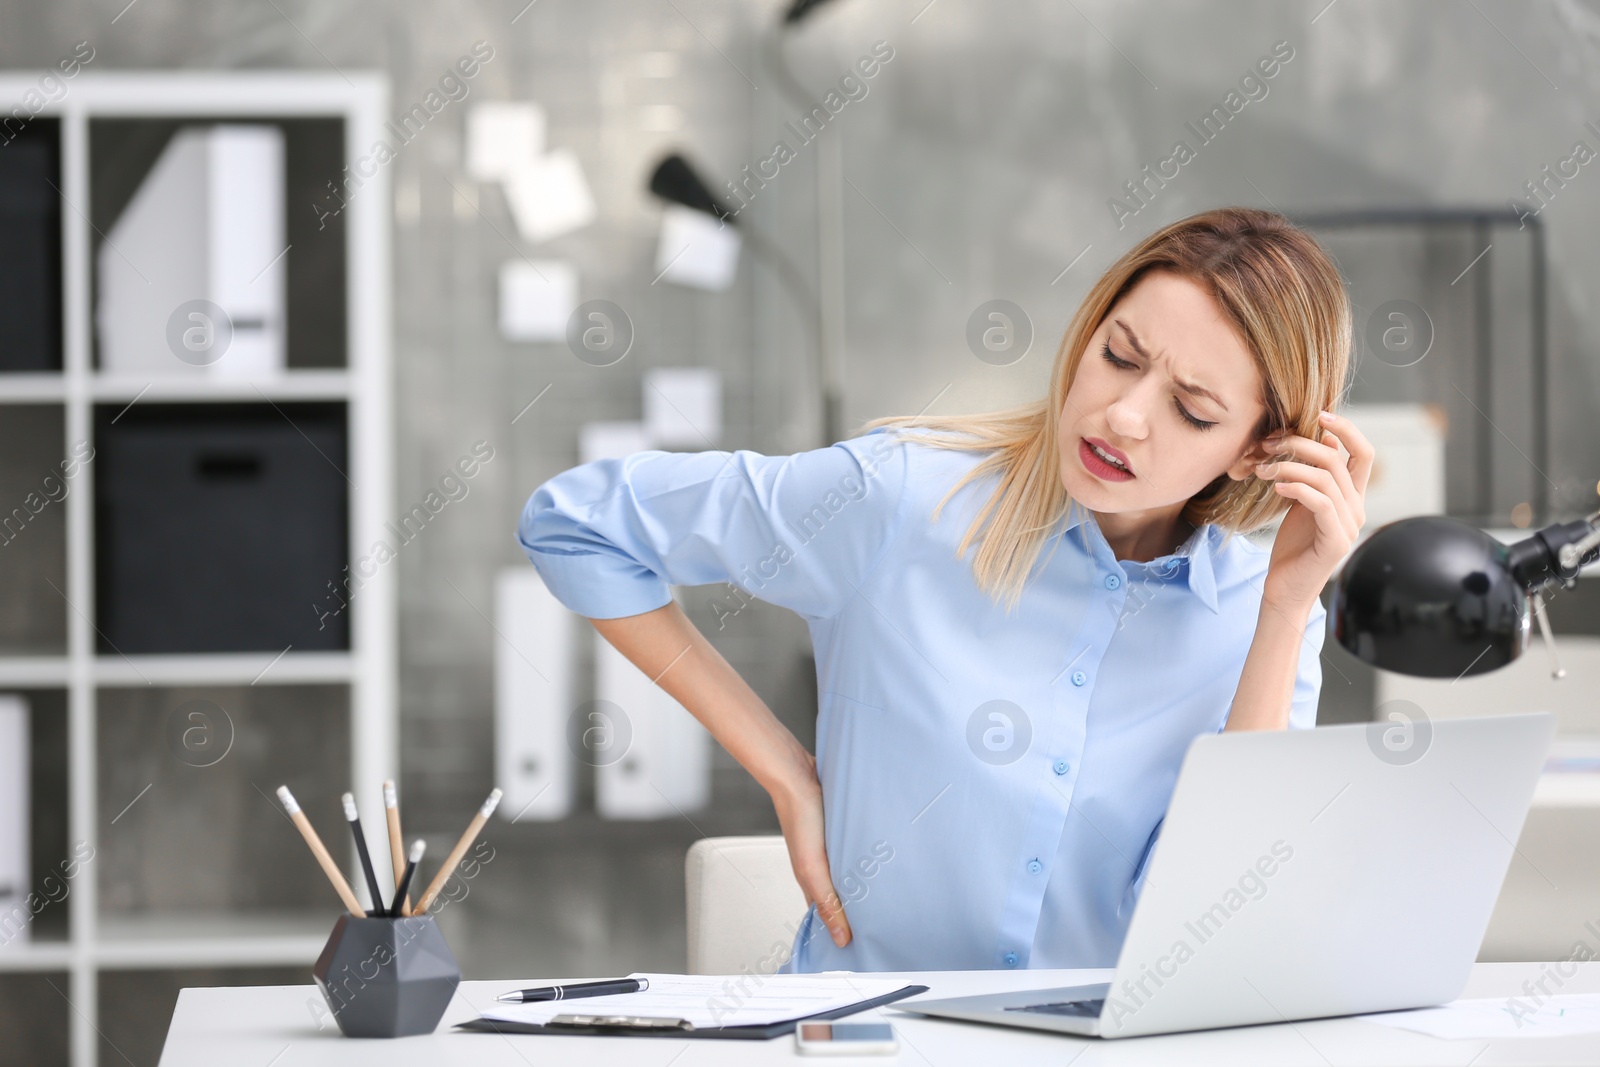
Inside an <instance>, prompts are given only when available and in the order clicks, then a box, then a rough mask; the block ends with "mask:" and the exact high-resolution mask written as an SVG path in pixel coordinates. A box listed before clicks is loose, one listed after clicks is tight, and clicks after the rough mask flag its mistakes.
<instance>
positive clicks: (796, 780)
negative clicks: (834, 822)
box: [772, 752, 850, 948]
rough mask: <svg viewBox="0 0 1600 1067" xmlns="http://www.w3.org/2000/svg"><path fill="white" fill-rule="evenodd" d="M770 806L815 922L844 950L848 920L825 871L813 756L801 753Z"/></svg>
mask: <svg viewBox="0 0 1600 1067" xmlns="http://www.w3.org/2000/svg"><path fill="white" fill-rule="evenodd" d="M772 805H773V807H775V808H776V809H777V811H778V825H779V826H781V827H782V828H783V840H784V843H785V844H787V845H788V846H789V863H790V864H791V865H792V866H793V867H794V877H795V880H796V881H797V882H799V883H800V888H801V890H802V891H804V893H805V895H806V903H807V904H808V905H809V904H815V905H816V906H817V918H819V919H821V920H822V922H823V924H824V925H825V926H827V928H828V933H829V934H831V935H832V936H833V943H834V944H835V945H837V946H839V947H840V948H843V947H844V946H846V945H848V944H849V943H850V920H849V919H847V918H846V917H845V914H844V902H843V901H841V900H840V899H839V894H838V893H837V892H836V891H835V890H834V888H833V875H832V873H831V872H830V871H829V870H828V851H827V847H826V845H825V843H824V841H823V821H822V783H821V782H820V781H818V780H817V760H816V757H815V756H813V755H811V754H810V753H809V752H807V753H804V763H803V764H802V765H801V766H799V767H797V768H796V770H795V771H794V772H793V773H792V774H790V775H788V776H787V781H786V782H785V784H784V785H783V786H782V787H780V788H775V789H773V790H772Z"/></svg>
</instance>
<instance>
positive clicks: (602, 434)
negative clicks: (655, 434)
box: [578, 421, 652, 463]
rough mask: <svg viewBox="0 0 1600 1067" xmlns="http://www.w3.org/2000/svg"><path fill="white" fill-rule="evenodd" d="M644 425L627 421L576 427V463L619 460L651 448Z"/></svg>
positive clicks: (591, 423)
mask: <svg viewBox="0 0 1600 1067" xmlns="http://www.w3.org/2000/svg"><path fill="white" fill-rule="evenodd" d="M651 447H652V446H651V444H650V435H649V434H647V433H645V429H644V423H642V422H627V421H618V422H612V421H603V422H586V423H584V424H583V425H582V426H579V427H578V462H579V463H593V462H594V461H595V460H597V459H621V458H622V457H623V456H631V455H633V454H634V453H635V452H644V451H646V450H648V449H649V448H651Z"/></svg>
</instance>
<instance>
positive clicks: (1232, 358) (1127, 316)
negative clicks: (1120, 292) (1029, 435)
mask: <svg viewBox="0 0 1600 1067" xmlns="http://www.w3.org/2000/svg"><path fill="white" fill-rule="evenodd" d="M1108 346H1109V349H1110V353H1109V357H1108V355H1107V352H1106V349H1107V347H1108ZM1113 359H1114V360H1116V361H1117V362H1112V360H1113ZM1180 383H1182V384H1180ZM1185 386H1188V387H1191V388H1185ZM1194 390H1198V391H1194ZM1260 396H1261V375H1260V373H1259V372H1258V371H1257V370H1256V366H1255V360H1254V359H1253V358H1252V357H1251V355H1250V353H1249V351H1248V350H1247V349H1246V348H1245V346H1244V343H1243V342H1242V341H1240V339H1239V337H1238V336H1237V335H1236V334H1235V333H1234V330H1233V328H1232V327H1231V326H1230V325H1229V324H1228V322H1227V321H1226V320H1225V319H1224V318H1223V316H1222V312H1221V310H1220V309H1219V308H1218V307H1217V305H1216V302H1215V301H1214V300H1213V299H1212V298H1211V296H1210V295H1209V294H1208V293H1207V292H1206V291H1205V290H1204V289H1202V288H1200V287H1199V286H1198V285H1196V284H1195V283H1194V282H1191V281H1189V280H1188V279H1187V278H1182V277H1179V276H1177V275H1175V274H1172V273H1170V272H1168V271H1152V272H1151V273H1149V274H1147V275H1145V276H1144V277H1143V278H1142V279H1140V281H1139V282H1138V284H1137V285H1135V286H1134V287H1133V288H1132V289H1131V290H1129V291H1128V293H1127V294H1126V295H1125V296H1123V298H1122V299H1121V300H1119V301H1118V302H1117V303H1116V304H1115V305H1113V306H1112V308H1111V310H1110V311H1109V312H1108V313H1107V314H1106V317H1105V320H1104V321H1103V322H1101V324H1100V327H1099V329H1097V330H1096V331H1095V333H1094V335H1093V337H1091V338H1090V340H1089V347H1088V350H1087V351H1086V352H1084V353H1083V355H1082V358H1081V359H1080V360H1079V362H1078V371H1077V375H1076V377H1074V378H1073V381H1072V385H1071V387H1070V388H1069V389H1068V391H1067V402H1066V404H1065V405H1063V406H1062V409H1061V422H1060V425H1059V427H1058V428H1057V430H1058V437H1059V447H1060V450H1061V484H1062V486H1063V487H1064V488H1065V489H1066V491H1067V493H1068V495H1070V496H1071V497H1072V498H1073V499H1075V500H1077V501H1079V502H1081V503H1082V504H1083V505H1084V506H1085V507H1087V508H1089V509H1090V510H1092V511H1095V512H1099V513H1105V514H1115V513H1118V512H1138V511H1149V510H1153V509H1160V508H1164V507H1168V506H1170V505H1174V504H1176V505H1180V506H1181V505H1182V504H1183V503H1184V502H1186V501H1188V499H1189V498H1190V497H1192V496H1194V495H1195V494H1196V493H1198V492H1199V491H1200V490H1202V489H1204V488H1205V487H1206V486H1207V485H1209V484H1211V482H1212V481H1213V480H1214V479H1215V478H1216V477H1217V475H1218V474H1221V473H1223V472H1224V471H1226V472H1227V473H1228V474H1229V476H1230V477H1232V478H1235V479H1243V478H1245V477H1248V476H1249V475H1250V474H1251V473H1252V469H1253V467H1254V464H1255V463H1256V462H1257V461H1258V460H1261V459H1264V458H1266V453H1265V451H1264V450H1263V449H1262V448H1261V446H1260V444H1259V442H1258V441H1257V440H1256V439H1255V437H1254V436H1253V431H1254V428H1255V427H1256V425H1257V424H1258V423H1259V422H1260V419H1261V416H1262V414H1263V412H1264V410H1265V408H1264V406H1263V404H1262V403H1261V400H1260ZM1086 442H1094V443H1095V444H1097V445H1099V446H1100V447H1102V448H1105V449H1106V450H1107V451H1109V452H1110V453H1111V455H1113V456H1116V457H1118V458H1119V459H1122V460H1123V462H1125V463H1126V465H1127V466H1128V468H1129V469H1130V470H1131V471H1132V477H1128V476H1126V475H1119V474H1117V473H1115V472H1113V471H1111V470H1108V468H1107V467H1106V465H1104V464H1103V463H1102V462H1101V461H1099V460H1098V459H1095V458H1093V457H1091V456H1090V455H1088V454H1086V450H1087V449H1088V444H1087V443H1086Z"/></svg>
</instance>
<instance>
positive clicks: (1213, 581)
mask: <svg viewBox="0 0 1600 1067" xmlns="http://www.w3.org/2000/svg"><path fill="white" fill-rule="evenodd" d="M1084 522H1087V523H1088V524H1089V525H1090V526H1091V527H1093V529H1094V532H1095V535H1096V537H1097V538H1098V539H1099V541H1100V543H1101V545H1102V546H1103V547H1104V548H1105V549H1106V552H1107V554H1108V555H1109V553H1110V546H1109V545H1106V540H1105V536H1104V535H1103V534H1101V533H1100V524H1099V523H1098V522H1096V521H1094V513H1093V512H1091V511H1090V510H1089V509H1088V508H1086V507H1084V506H1083V505H1081V504H1079V503H1078V502H1077V501H1076V500H1074V501H1071V502H1070V506H1069V507H1068V515H1067V524H1066V526H1065V527H1064V528H1063V530H1062V533H1063V535H1065V534H1067V533H1070V532H1071V531H1072V530H1073V529H1074V528H1075V527H1077V526H1079V525H1080V524H1082V523H1084ZM1217 529H1218V528H1217V526H1216V525H1215V524H1213V523H1209V522H1208V523H1206V524H1204V525H1202V526H1200V527H1198V528H1197V529H1195V530H1194V532H1193V533H1191V534H1190V535H1189V537H1188V539H1187V540H1186V541H1184V543H1183V544H1182V545H1180V546H1178V548H1177V549H1176V550H1175V551H1173V552H1172V553H1171V554H1170V556H1158V557H1157V558H1156V559H1155V560H1151V561H1150V562H1151V563H1155V562H1157V561H1159V560H1162V559H1167V558H1175V559H1179V560H1182V561H1183V571H1184V575H1185V578H1186V580H1187V582H1188V585H1189V591H1190V592H1191V593H1193V594H1194V595H1195V596H1197V597H1199V598H1200V602H1201V603H1202V604H1204V605H1205V606H1206V607H1208V608H1210V609H1211V613H1212V614H1213V615H1218V614H1221V611H1220V609H1218V607H1217V576H1216V570H1215V568H1214V567H1213V560H1212V553H1213V552H1214V551H1215V545H1216V538H1215V536H1214V535H1215V533H1216V531H1217Z"/></svg>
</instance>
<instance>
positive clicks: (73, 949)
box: [0, 70, 399, 1067]
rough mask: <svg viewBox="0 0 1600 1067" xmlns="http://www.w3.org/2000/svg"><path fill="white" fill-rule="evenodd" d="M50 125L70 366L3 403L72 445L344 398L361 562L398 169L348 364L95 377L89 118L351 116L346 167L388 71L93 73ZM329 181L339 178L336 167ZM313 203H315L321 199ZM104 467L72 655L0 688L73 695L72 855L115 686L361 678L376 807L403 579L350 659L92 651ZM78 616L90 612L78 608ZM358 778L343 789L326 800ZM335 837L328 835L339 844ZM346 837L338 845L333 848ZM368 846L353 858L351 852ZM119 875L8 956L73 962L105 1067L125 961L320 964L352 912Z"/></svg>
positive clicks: (52, 109) (372, 616)
mask: <svg viewBox="0 0 1600 1067" xmlns="http://www.w3.org/2000/svg"><path fill="white" fill-rule="evenodd" d="M42 73H43V72H26V71H14V72H8V73H6V74H4V75H3V76H0V99H4V100H22V99H24V97H25V96H26V95H27V94H28V93H30V91H33V90H35V89H36V87H37V86H38V85H39V84H40V77H41V75H42ZM65 84H66V85H67V92H66V93H65V95H63V96H62V97H61V98H60V99H59V100H57V101H55V102H53V103H50V104H47V105H46V106H45V108H44V110H42V111H41V112H39V117H48V118H54V119H57V120H59V122H60V131H61V139H60V144H61V178H62V184H61V190H60V191H61V194H62V196H63V198H64V201H65V203H64V205H63V208H62V213H61V214H62V242H63V243H62V271H63V275H62V283H63V284H62V289H63V299H64V307H63V370H62V371H61V372H60V373H33V372H29V373H0V405H15V404H49V405H53V406H56V407H59V408H60V409H61V410H62V411H63V413H64V423H65V441H64V446H66V447H67V448H70V446H71V445H72V444H73V443H74V442H79V441H85V440H89V439H91V438H92V426H93V413H94V407H95V405H96V404H103V403H110V402H114V401H118V400H123V401H130V402H131V401H133V400H134V399H135V398H139V400H140V401H141V402H143V401H151V400H159V401H164V402H193V403H197V404H202V403H210V402H219V401H243V402H262V401H263V400H272V401H282V400H293V401H300V400H327V401H338V402H342V403H343V404H345V405H346V412H347V423H346V426H347V429H346V433H347V440H348V442H349V452H348V474H349V481H350V483H351V485H352V488H351V490H350V498H349V499H350V508H349V516H348V517H349V559H350V560H352V561H354V560H356V559H358V558H360V556H361V555H363V554H364V553H365V551H366V547H367V546H370V545H371V544H372V543H373V542H374V541H376V540H378V539H379V538H380V537H381V536H382V529H383V523H384V522H385V520H386V519H388V518H389V517H391V514H392V483H393V466H392V462H393V461H392V456H393V447H392V412H391V400H390V398H391V396H392V386H391V368H390V321H391V306H390V265H389V264H390V253H389V214H388V208H389V203H390V194H389V175H388V172H387V170H386V169H384V168H379V169H378V171H377V173H376V174H375V175H374V176H373V177H371V178H369V179H366V182H365V185H364V187H363V188H362V190H361V192H360V195H358V196H355V197H353V198H351V199H350V200H349V202H348V204H347V206H346V207H345V209H344V212H343V218H344V222H345V235H346V300H347V306H346V309H345V310H346V328H347V331H348V332H347V338H346V346H345V348H346V366H345V367H344V368H342V369H337V370H288V371H286V372H283V373H281V374H278V375H274V376H271V377H267V378H263V379H262V380H260V381H254V382H252V381H247V380H234V381H222V380H218V381H213V380H210V379H208V378H205V377H200V376H195V377H184V378H177V377H174V378H173V379H172V380H156V381H149V380H130V379H120V378H112V377H106V376H102V375H100V374H98V373H97V372H96V371H95V370H94V369H93V367H92V358H91V349H92V337H93V309H92V308H91V307H90V293H91V284H90V283H91V272H92V271H93V269H94V268H93V249H94V247H95V246H96V244H97V242H98V240H99V237H98V235H97V234H95V233H94V232H93V230H92V229H91V226H90V223H89V220H88V215H87V212H88V205H89V202H90V196H89V194H90V175H91V161H90V160H89V147H90V141H89V121H90V120H91V119H92V118H108V117H118V118H151V119H163V118H195V119H198V120H216V119H243V120H248V119H250V118H253V117H254V118H263V119H265V118H274V119H290V118H307V117H325V118H338V119H341V120H343V123H344V153H345V160H346V161H347V162H348V161H352V160H355V159H357V158H359V157H360V156H363V155H365V154H366V153H368V152H369V151H370V149H371V146H372V144H373V143H374V142H375V141H377V140H379V139H380V138H381V137H383V136H384V129H383V127H384V122H385V120H386V118H387V117H388V115H387V111H388V90H387V82H386V80H385V79H384V78H383V77H382V76H381V75H377V74H357V73H350V74H348V76H346V75H341V74H328V75H322V74H301V73H286V72H285V73H279V72H272V73H226V72H223V73H209V72H171V73H156V72H148V73H144V72H140V73H135V72H128V73H113V72H98V71H87V70H86V71H83V72H82V73H80V74H78V75H77V76H76V77H75V78H72V79H71V80H70V81H67V82H66V83H65ZM329 177H330V178H337V177H339V175H337V174H330V175H329ZM306 210H310V207H309V205H308V206H307V208H306ZM94 477H95V470H94V464H93V463H90V464H86V465H85V466H84V468H83V469H82V471H81V472H80V473H79V474H78V476H77V477H76V478H74V480H73V487H72V491H71V492H70V493H68V494H67V496H66V497H65V499H64V500H63V501H62V502H61V504H60V506H61V507H64V508H65V511H66V561H67V570H66V577H67V587H66V590H65V592H66V596H67V599H68V601H69V603H70V605H72V608H73V610H71V611H69V613H68V615H67V635H66V636H67V651H66V654H65V655H64V656H29V657H5V656H0V690H4V689H7V688H13V689H14V688H36V689H58V690H61V691H64V692H65V694H66V702H67V774H68V787H67V808H68V812H67V823H68V839H69V846H70V845H71V844H75V843H77V842H87V843H89V844H91V845H94V846H95V847H96V849H97V852H98V849H99V845H98V842H99V841H100V838H101V835H102V827H100V826H99V825H97V822H98V820H97V816H96V811H97V807H96V805H97V800H98V798H97V795H96V789H97V782H96V774H95V768H96V752H97V749H96V719H97V706H96V701H97V698H98V691H99V689H100V688H102V687H108V686H109V687H116V686H130V685H139V686H143V685H144V684H145V683H147V682H149V683H152V684H155V685H169V686H179V687H181V686H190V685H194V686H199V685H239V686H248V685H252V684H254V685H257V686H274V685H292V684H307V683H313V684H328V683H333V684H339V685H342V686H346V687H348V692H349V702H350V703H349V707H350V714H349V720H348V721H349V729H350V731H351V737H350V739H349V741H350V752H351V767H350V785H351V787H352V788H354V789H355V791H356V792H357V794H358V795H360V796H363V797H376V796H378V795H379V794H380V789H381V783H382V781H383V779H385V778H390V777H397V776H398V775H397V773H396V772H397V771H398V764H399V755H398V746H397V730H396V662H395V661H396V652H395V630H396V592H395V573H394V572H395V568H394V567H393V566H389V567H383V568H379V570H378V573H377V574H376V575H375V576H374V577H373V578H372V579H370V580H368V581H367V582H366V583H365V584H364V585H363V586H362V588H361V595H360V597H359V598H358V599H357V600H356V601H354V602H352V604H351V622H350V650H349V651H348V652H339V653H330V652H307V653H301V652H296V651H294V650H292V649H291V650H290V651H289V652H287V653H285V654H284V655H282V657H281V658H276V657H275V654H274V653H259V654H258V653H248V654H244V653H241V654H208V655H192V656H189V655H174V656H131V657H122V656H114V655H113V656H106V655H101V654H99V653H98V652H97V651H96V634H95V630H94V627H93V624H92V621H91V619H90V617H89V614H87V613H88V612H91V611H92V606H93V605H94V603H95V590H94V561H95V553H94V544H93V537H94V517H93V514H92V512H93V506H94V485H93V480H94ZM79 609H81V610H79ZM343 784H344V783H329V784H328V787H329V788H330V789H334V788H336V787H337V788H341V789H342V788H343ZM366 827H367V830H368V833H369V835H370V837H371V841H370V846H371V848H372V851H373V853H374V855H386V854H387V842H386V839H385V838H384V836H383V829H382V828H383V821H382V819H377V818H369V819H368V820H366ZM333 829H335V828H334V827H325V828H324V834H325V836H326V834H327V833H328V832H330V831H332V830H333ZM330 840H331V839H330ZM351 851H353V850H351ZM108 877H109V878H114V877H115V876H114V874H111V873H109V872H106V871H103V870H100V869H98V868H97V867H96V865H95V863H90V864H87V865H86V866H85V867H84V868H83V869H82V870H81V871H80V872H79V874H78V876H77V877H75V878H74V879H72V881H71V883H70V885H71V890H70V894H69V897H68V900H69V901H70V904H69V916H70V919H69V936H68V938H67V940H66V941H64V942H50V941H38V940H36V941H34V942H33V943H30V944H14V945H11V946H8V947H6V948H3V949H0V972H23V971H33V972H39V971H66V972H67V973H68V975H69V985H70V989H68V990H65V992H67V993H68V995H69V998H70V1000H71V1007H72V1011H71V1012H70V1013H69V1019H70V1020H71V1021H70V1026H71V1034H70V1050H71V1059H72V1063H73V1064H74V1065H75V1067H93V1065H94V1064H95V1061H96V1055H97V1049H98V1037H97V1028H98V1017H99V1004H98V981H97V979H98V977H99V974H100V973H101V972H102V971H106V970H116V969H130V968H140V969H160V968H166V967H189V966H230V967H239V966H268V965H301V964H304V965H306V966H308V967H309V965H310V963H311V962H312V961H313V960H314V959H315V957H316V955H317V953H318V951H319V950H320V948H321V946H322V944H323V942H324V940H325V939H326V937H327V934H328V930H329V929H330V927H331V925H332V921H333V917H334V916H335V915H336V914H337V910H338V909H337V908H336V907H334V906H332V905H330V906H329V907H327V908H324V909H320V910H317V911H315V912H309V911H308V912H307V913H305V914H300V913H288V914H283V915H271V914H266V915H264V914H262V913H259V912H250V913H243V912H241V913H239V914H230V913H228V912H218V913H213V914H203V915H195V914H192V913H189V912H174V913H172V914H170V915H161V914H156V915H150V916H146V915H144V914H141V915H140V916H138V917H137V918H130V917H126V916H108V915H105V914H102V911H101V906H100V901H99V899H98V893H97V883H98V882H99V881H100V880H101V879H105V878H108Z"/></svg>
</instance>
